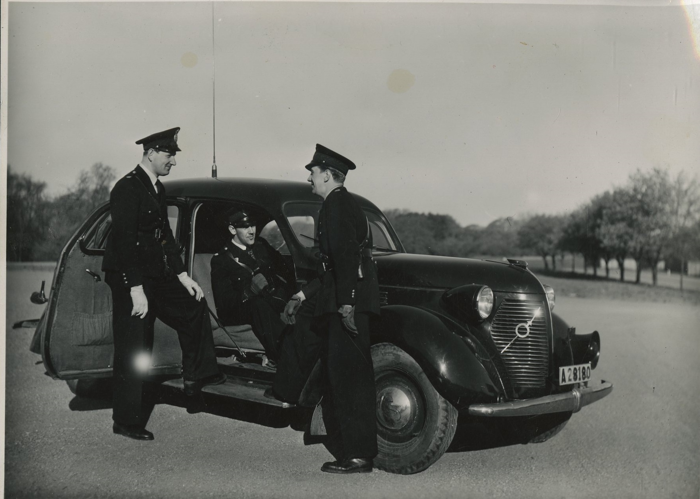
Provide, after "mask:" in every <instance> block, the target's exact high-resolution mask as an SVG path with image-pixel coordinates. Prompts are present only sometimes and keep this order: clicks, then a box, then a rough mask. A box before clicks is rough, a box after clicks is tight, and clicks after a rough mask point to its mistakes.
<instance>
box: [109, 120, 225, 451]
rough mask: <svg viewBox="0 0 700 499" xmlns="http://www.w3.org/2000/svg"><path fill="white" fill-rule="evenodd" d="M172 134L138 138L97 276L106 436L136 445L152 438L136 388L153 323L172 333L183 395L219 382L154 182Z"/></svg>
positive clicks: (202, 310) (166, 164) (168, 160)
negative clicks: (103, 301) (103, 326)
mask: <svg viewBox="0 0 700 499" xmlns="http://www.w3.org/2000/svg"><path fill="white" fill-rule="evenodd" d="M179 130H180V129H179V128H172V129H170V130H165V131H163V132H159V133H155V134H153V135H149V136H148V137H145V138H143V139H141V140H138V141H137V142H136V144H139V145H142V146H143V156H142V158H141V162H140V163H139V164H138V165H137V166H136V168H135V169H134V170H133V171H131V172H130V173H128V174H127V175H126V176H125V177H123V178H122V179H120V180H119V181H118V182H117V183H116V185H115V186H114V188H113V189H112V192H111V194H110V211H111V215H112V229H111V233H110V235H109V239H108V241H107V246H106V250H105V256H104V260H103V264H102V270H104V271H105V282H106V283H107V284H108V285H109V287H110V289H111V290H112V309H113V310H112V314H113V317H112V324H113V331H114V367H113V371H114V383H113V386H114V409H113V416H112V418H113V420H114V425H113V431H114V433H116V434H119V435H123V436H125V437H129V438H133V439H137V440H153V434H152V433H151V432H149V431H148V430H146V423H147V421H148V417H149V411H148V409H147V408H146V404H145V403H144V402H145V401H144V387H145V381H146V378H147V376H148V370H149V367H150V358H151V350H152V347H153V325H154V322H155V319H156V318H158V319H160V320H161V321H163V322H164V323H165V324H167V325H168V326H170V327H172V328H173V329H175V330H176V331H177V334H178V339H179V341H180V346H181V348H182V371H183V378H184V387H185V393H186V394H187V395H194V394H196V393H197V392H198V391H199V389H201V387H202V386H204V385H208V384H220V383H223V382H225V381H226V376H225V375H224V374H222V373H220V372H219V369H218V367H217V362H216V355H215V352H214V342H213V337H212V331H211V323H210V322H209V316H208V315H207V305H206V301H205V300H202V296H203V292H202V289H201V288H200V287H199V285H198V284H197V283H196V282H195V281H194V280H192V279H191V278H190V277H189V276H188V275H187V272H186V271H185V266H184V264H183V263H182V260H181V257H180V248H179V246H178V244H177V243H176V242H175V239H174V237H173V234H172V231H171V229H170V224H169V222H168V213H167V205H166V200H165V188H164V187H163V185H162V184H161V183H160V181H159V180H158V177H162V176H165V175H168V174H169V173H170V169H171V168H172V167H173V166H175V164H176V162H175V154H176V153H177V152H179V151H180V148H179V147H178V145H177V134H178V132H179Z"/></svg>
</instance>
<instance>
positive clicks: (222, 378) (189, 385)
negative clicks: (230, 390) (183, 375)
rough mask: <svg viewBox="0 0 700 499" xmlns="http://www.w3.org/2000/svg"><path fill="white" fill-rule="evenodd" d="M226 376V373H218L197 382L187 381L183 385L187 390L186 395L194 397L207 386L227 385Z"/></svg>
mask: <svg viewBox="0 0 700 499" xmlns="http://www.w3.org/2000/svg"><path fill="white" fill-rule="evenodd" d="M226 379H227V378H226V375H225V374H224V373H217V374H214V375H212V376H207V377H206V378H204V379H198V380H197V381H187V380H185V381H184V383H183V385H184V388H185V395H187V396H188V397H192V396H193V395H196V394H197V392H199V391H200V390H201V389H202V387H203V386H207V385H221V384H222V383H226Z"/></svg>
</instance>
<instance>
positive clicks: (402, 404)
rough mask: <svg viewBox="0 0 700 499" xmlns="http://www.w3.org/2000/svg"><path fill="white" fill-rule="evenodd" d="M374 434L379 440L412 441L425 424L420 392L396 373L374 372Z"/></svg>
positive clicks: (405, 378)
mask: <svg viewBox="0 0 700 499" xmlns="http://www.w3.org/2000/svg"><path fill="white" fill-rule="evenodd" d="M375 375H376V376H377V378H376V388H377V405H376V410H377V431H378V432H379V436H380V438H381V439H383V440H385V441H388V442H393V443H402V442H408V441H410V440H412V439H414V438H415V437H416V436H417V435H419V434H420V433H421V431H422V430H423V425H424V424H425V402H424V401H423V397H422V395H421V392H420V389H419V388H418V387H417V386H416V385H415V384H414V383H413V381H412V380H410V379H408V378H407V377H406V376H405V375H404V374H403V373H400V372H398V371H388V372H387V371H385V372H379V373H377V372H375Z"/></svg>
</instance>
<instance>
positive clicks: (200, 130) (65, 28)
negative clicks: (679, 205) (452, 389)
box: [3, 0, 700, 226]
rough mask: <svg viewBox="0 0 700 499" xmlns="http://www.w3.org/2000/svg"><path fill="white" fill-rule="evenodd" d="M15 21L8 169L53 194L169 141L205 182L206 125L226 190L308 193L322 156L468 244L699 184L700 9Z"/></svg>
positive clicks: (188, 10)
mask: <svg viewBox="0 0 700 499" xmlns="http://www.w3.org/2000/svg"><path fill="white" fill-rule="evenodd" d="M686 3H687V2H686ZM6 19H7V20H8V26H9V29H8V30H6V31H7V37H8V44H7V54H8V57H7V59H4V60H3V64H4V65H5V68H4V69H6V70H7V87H6V90H7V100H6V103H7V118H6V121H5V123H6V124H7V138H6V144H7V161H6V163H5V164H9V165H11V167H12V168H13V170H15V171H17V172H23V173H27V174H29V175H31V176H32V177H33V178H35V179H36V180H42V181H44V182H46V183H47V185H48V188H47V189H48V192H49V193H50V194H52V195H55V194H61V193H63V192H65V191H66V189H68V188H69V187H70V186H71V185H72V184H73V183H74V182H75V181H76V179H77V177H78V175H79V173H80V171H81V170H85V169H87V168H89V167H90V166H91V165H92V164H93V163H97V162H102V163H104V164H107V165H110V166H112V167H113V168H115V170H116V171H117V174H118V176H123V175H124V174H126V173H127V172H129V171H130V170H131V169H132V168H133V167H134V165H136V163H137V162H138V161H139V160H140V154H141V149H140V146H137V145H135V143H134V142H135V141H136V140H138V139H140V138H142V137H144V136H146V135H149V134H151V133H154V132H157V131H161V130H164V129H167V128H171V127H174V126H179V127H181V132H180V134H179V143H180V147H181V148H182V152H181V153H179V154H178V155H177V166H176V167H175V168H174V169H173V172H172V173H171V175H170V177H171V178H189V177H206V176H209V175H210V169H211V164H212V161H213V137H214V135H213V125H214V121H215V123H216V135H215V137H216V164H217V166H218V172H219V176H220V177H262V178H280V179H286V180H299V181H305V180H306V177H307V172H306V170H304V165H305V164H306V163H308V161H309V160H310V158H311V156H312V155H313V152H314V148H315V144H317V143H320V144H323V145H325V146H327V147H330V148H331V149H334V150H336V151H337V152H339V153H341V154H343V155H345V156H348V157H349V158H351V159H352V160H353V161H354V162H355V163H356V164H357V165H358V168H357V170H355V171H353V172H351V173H350V174H349V175H348V179H347V183H346V186H347V187H348V189H349V190H350V191H352V192H356V193H358V194H361V195H363V196H365V197H367V198H368V199H370V200H372V201H373V202H374V203H375V204H376V205H378V206H379V207H380V208H382V209H390V208H400V209H408V210H411V211H419V212H432V213H443V214H449V215H452V216H453V217H454V218H455V219H456V220H457V221H458V222H459V223H460V224H461V225H465V226H466V225H470V224H479V225H486V224H488V223H489V222H491V221H493V220H495V219H497V218H500V217H507V216H515V217H517V216H520V215H523V214H525V213H552V214H554V213H564V212H567V211H570V210H573V209H575V208H576V207H578V206H580V205H581V204H583V203H585V202H586V201H588V200H590V198H591V197H592V196H594V195H596V194H599V193H602V192H603V191H605V190H607V189H610V188H612V187H613V186H617V185H622V184H623V183H624V182H625V181H626V179H627V178H628V176H629V175H630V174H631V173H632V172H634V171H635V170H636V169H642V170H649V169H651V168H653V167H657V166H659V167H663V168H668V169H669V170H670V172H671V173H672V174H674V175H675V174H677V173H678V172H680V171H682V170H683V171H685V172H686V173H689V174H700V161H699V159H700V47H698V44H699V43H700V42H699V41H698V40H699V39H700V4H698V2H694V3H691V4H688V5H686V6H683V5H681V4H680V3H679V1H677V0H676V1H671V2H667V1H664V2H661V1H654V0H651V1H649V2H632V1H618V2H597V3H595V4H594V3H593V2H586V3H584V4H581V3H580V2H579V4H575V3H573V2H569V3H562V2H559V3H558V4H528V3H524V2H519V3H511V4H496V3H431V4H424V3H402V4H396V3H327V2H320V3H319V2H314V3H297V2H284V3H273V2H253V3H247V2H216V3H211V2H149V3H139V2H121V3H117V2H105V3H93V2H79V3H55V2H42V3H34V2H10V3H9V17H7V18H6ZM5 63H6V64H5ZM214 87H215V90H214ZM3 166H5V165H3ZM166 186H167V184H166Z"/></svg>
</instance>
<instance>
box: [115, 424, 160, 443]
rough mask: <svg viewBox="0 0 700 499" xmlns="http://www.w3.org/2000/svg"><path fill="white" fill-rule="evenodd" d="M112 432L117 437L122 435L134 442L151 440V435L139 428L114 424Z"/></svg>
mask: <svg viewBox="0 0 700 499" xmlns="http://www.w3.org/2000/svg"><path fill="white" fill-rule="evenodd" d="M112 431H113V432H114V433H116V434H117V435H123V436H125V437H129V438H133V439H134V440H153V433H151V432H150V431H148V430H146V429H145V428H141V427H140V426H134V425H125V424H119V423H114V426H112Z"/></svg>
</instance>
